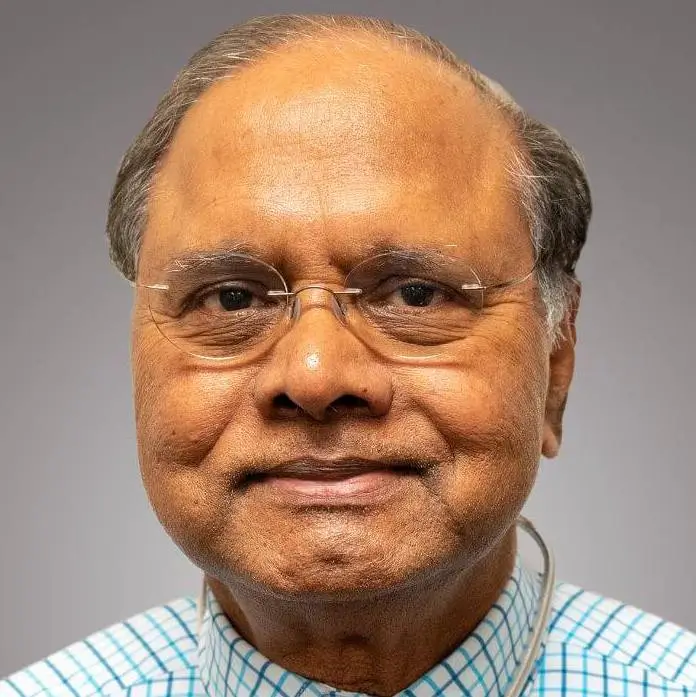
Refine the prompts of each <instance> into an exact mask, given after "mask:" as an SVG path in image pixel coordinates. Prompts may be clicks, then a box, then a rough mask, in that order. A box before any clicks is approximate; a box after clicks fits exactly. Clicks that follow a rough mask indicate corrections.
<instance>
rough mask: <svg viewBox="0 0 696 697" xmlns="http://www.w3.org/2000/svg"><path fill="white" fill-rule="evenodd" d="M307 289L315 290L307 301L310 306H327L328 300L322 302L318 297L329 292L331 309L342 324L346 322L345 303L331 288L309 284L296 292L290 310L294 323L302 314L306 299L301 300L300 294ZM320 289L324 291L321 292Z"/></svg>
mask: <svg viewBox="0 0 696 697" xmlns="http://www.w3.org/2000/svg"><path fill="white" fill-rule="evenodd" d="M306 290H312V291H314V292H313V293H312V294H311V295H310V296H309V300H308V301H307V307H308V308H313V307H325V306H326V302H322V301H321V300H319V299H318V298H319V295H323V296H326V294H327V293H328V294H329V296H330V298H331V300H330V301H329V307H330V308H331V311H332V312H333V313H334V316H335V317H336V318H337V319H338V320H340V322H341V323H342V324H345V323H346V311H345V310H344V308H343V305H342V304H341V303H340V302H339V300H338V298H337V297H336V295H335V294H334V292H333V291H332V290H331V289H330V288H324V287H323V286H307V287H306V288H301V289H300V290H298V291H296V292H295V295H294V296H293V299H292V306H291V310H290V319H291V321H292V322H293V323H295V322H296V321H297V320H298V319H299V318H300V315H301V314H302V303H303V302H304V301H302V300H300V294H301V293H302V292H304V291H306ZM318 291H324V292H323V293H321V294H320V293H319V292H318Z"/></svg>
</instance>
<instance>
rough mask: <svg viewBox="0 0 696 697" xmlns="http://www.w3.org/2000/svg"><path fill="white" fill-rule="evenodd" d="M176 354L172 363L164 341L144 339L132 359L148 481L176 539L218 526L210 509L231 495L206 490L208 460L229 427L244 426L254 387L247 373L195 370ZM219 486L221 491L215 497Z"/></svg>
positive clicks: (160, 514) (139, 435)
mask: <svg viewBox="0 0 696 697" xmlns="http://www.w3.org/2000/svg"><path fill="white" fill-rule="evenodd" d="M172 349H173V352H172V353H171V355H170V354H169V349H168V348H167V347H163V345H162V344H161V342H160V341H159V340H158V339H157V337H154V338H152V337H147V336H141V337H137V338H136V339H135V340H134V347H133V354H132V359H133V360H132V364H133V378H134V395H135V419H136V432H137V442H138V454H139V460H140V469H141V474H142V478H143V483H144V485H145V489H146V490H147V493H148V496H149V498H150V501H151V503H152V505H153V508H154V509H155V512H156V513H157V515H158V517H159V518H160V520H161V522H162V523H163V525H164V526H165V527H166V528H167V529H168V530H169V532H170V533H174V531H173V530H172V527H175V526H176V525H177V524H178V521H184V522H185V521H187V520H188V521H192V520H199V521H201V522H203V521H205V520H206V519H209V520H210V522H212V520H213V517H212V513H213V511H212V508H210V510H209V511H208V510H207V509H208V508H209V502H210V501H211V498H214V497H219V496H225V495H226V490H224V482H217V481H209V482H207V484H206V486H205V487H204V486H202V481H203V478H205V477H206V471H207V469H206V464H207V457H208V455H209V453H210V452H211V451H212V450H213V448H214V447H215V444H216V443H217V442H218V440H219V439H220V437H221V435H222V433H223V432H224V431H225V429H226V428H227V427H228V425H229V423H230V422H231V421H233V420H236V419H239V418H240V416H239V414H240V410H241V409H242V405H243V398H244V395H245V394H248V393H249V386H248V382H249V380H250V378H249V376H248V375H247V374H246V373H245V372H244V371H228V370H222V369H219V368H217V369H215V368H213V369H209V368H208V369H206V368H204V367H202V366H200V365H197V366H194V365H193V364H192V363H189V360H188V358H186V357H183V356H181V355H179V352H178V350H177V349H174V348H173V347H172ZM189 366H190V367H189ZM215 486H220V487H221V491H219V492H213V491H212V490H211V487H215ZM173 536H175V537H176V535H175V534H173Z"/></svg>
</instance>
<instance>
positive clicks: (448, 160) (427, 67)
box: [141, 36, 529, 267]
mask: <svg viewBox="0 0 696 697" xmlns="http://www.w3.org/2000/svg"><path fill="white" fill-rule="evenodd" d="M513 142H514V141H513V136H512V134H511V131H510V128H509V126H508V125H507V124H506V122H505V121H504V120H503V118H502V117H501V116H500V115H499V114H497V113H496V112H495V109H494V108H492V107H491V106H490V105H488V104H485V103H484V102H483V101H482V100H481V99H480V98H479V97H478V96H477V94H476V93H475V91H474V88H473V86H471V85H470V84H469V83H468V82H467V81H466V80H465V79H463V78H462V77H461V76H459V75H457V74H455V73H454V72H453V71H452V70H451V69H447V68H443V67H441V66H439V65H437V64H436V63H435V62H434V61H432V60H430V59H425V58H423V57H422V56H417V55H414V54H412V53H410V52H407V51H405V50H403V49H397V48H394V47H393V46H391V45H389V44H387V43H385V42H383V41H381V40H377V39H374V38H372V37H367V36H358V37H354V38H352V39H350V40H349V39H346V40H345V41H342V42H340V45H339V46H337V45H336V40H335V39H334V40H333V41H331V42H330V41H329V40H328V39H322V38H317V39H315V40H312V41H310V42H306V43H302V44H298V45H295V46H291V47H285V48H283V49H281V50H279V51H278V52H276V53H274V54H272V55H269V56H267V57H264V58H263V59H261V60H260V61H259V62H258V63H255V64H254V65H252V66H250V67H247V68H245V69H243V70H242V71H241V72H239V73H237V74H235V75H234V76H231V77H230V78H227V79H225V80H222V81H220V82H218V83H216V84H215V85H214V86H212V87H211V88H210V89H208V90H207V91H206V92H205V93H204V94H203V96H202V97H201V98H200V100H199V101H198V102H197V103H196V104H194V105H193V106H192V107H191V108H190V109H189V111H188V113H187V114H186V116H185V118H184V119H183V121H182V123H181V125H180V127H179V129H178V131H177V133H176V136H175V138H174V140H173V142H172V144H171V147H170V149H169V151H168V154H167V156H166V158H165V160H164V162H163V164H162V166H161V169H160V171H159V173H158V176H157V179H156V182H155V186H154V192H153V195H152V198H151V201H150V208H149V216H148V227H147V230H146V233H145V237H144V242H143V247H142V251H141V267H142V266H146V267H147V266H154V267H157V266H160V265H161V264H162V263H164V262H165V261H166V260H168V259H171V258H172V257H176V255H177V254H179V253H182V252H185V251H190V250H195V249H201V250H205V249H208V248H211V249H212V248H216V247H220V246H224V245H225V244H227V243H237V242H239V243H242V244H244V245H246V246H252V247H253V248H255V249H258V251H259V254H261V255H262V256H264V257H266V258H268V259H269V260H270V261H272V262H274V263H285V260H286V259H287V258H289V257H291V258H292V259H293V260H295V262H296V263H297V264H298V265H300V264H302V263H305V262H306V264H307V265H310V266H311V265H312V264H313V263H314V264H319V263H321V262H322V261H323V260H331V261H332V262H333V261H336V262H337V263H341V264H342V263H346V264H348V263H350V262H351V261H352V260H354V259H355V258H357V257H360V255H361V254H363V253H364V251H365V250H368V249H370V248H374V247H375V246H380V245H383V246H390V245H396V246H414V245H415V246H430V247H438V246H441V245H448V247H449V248H450V249H451V248H452V245H454V246H455V248H457V249H461V253H462V255H471V254H483V253H485V250H489V249H490V250H497V251H498V252H499V251H500V250H505V253H506V254H507V253H509V254H511V255H516V256H519V255H520V254H524V253H525V250H526V249H527V247H528V244H529V243H528V240H527V239H526V235H525V234H524V232H523V225H522V224H521V216H520V213H519V208H518V205H517V202H516V197H515V195H514V192H513V190H512V185H511V182H510V180H509V175H508V164H509V162H510V156H511V153H512V149H513V147H514V146H513Z"/></svg>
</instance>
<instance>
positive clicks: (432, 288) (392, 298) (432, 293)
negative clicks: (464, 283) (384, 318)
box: [378, 279, 452, 307]
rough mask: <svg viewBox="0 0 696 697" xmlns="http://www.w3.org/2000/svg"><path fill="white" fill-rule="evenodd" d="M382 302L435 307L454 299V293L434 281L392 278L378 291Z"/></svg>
mask: <svg viewBox="0 0 696 697" xmlns="http://www.w3.org/2000/svg"><path fill="white" fill-rule="evenodd" d="M378 296H379V298H380V299H381V300H382V302H385V303H386V304H388V305H393V306H406V307H435V306H438V305H442V304H443V303H446V302H447V301H449V300H451V299H452V294H451V293H449V292H448V291H447V290H446V289H444V288H442V287H441V286H439V285H438V284H437V283H433V282H432V281H424V280H420V279H413V280H408V281H403V280H402V279H392V280H390V281H387V282H386V283H385V284H383V286H382V289H381V290H380V292H379V293H378Z"/></svg>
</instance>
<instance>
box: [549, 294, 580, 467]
mask: <svg viewBox="0 0 696 697" xmlns="http://www.w3.org/2000/svg"><path fill="white" fill-rule="evenodd" d="M576 283H577V286H576V288H574V297H573V300H572V302H571V304H570V307H569V308H568V311H567V312H566V316H565V317H564V318H563V324H562V325H561V336H560V337H559V338H558V339H557V340H556V343H555V344H554V347H553V349H552V351H551V354H550V356H549V386H548V391H547V393H546V410H545V414H544V431H543V436H542V445H541V452H542V454H543V455H544V457H548V458H552V457H556V455H558V451H559V450H560V447H561V439H562V436H563V412H564V410H565V406H566V402H567V401H568V390H569V389H570V383H571V380H572V379H573V371H574V369H575V343H576V339H577V335H576V331H575V318H576V317H577V314H578V307H579V304H580V292H581V287H580V282H579V281H578V282H576Z"/></svg>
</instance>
